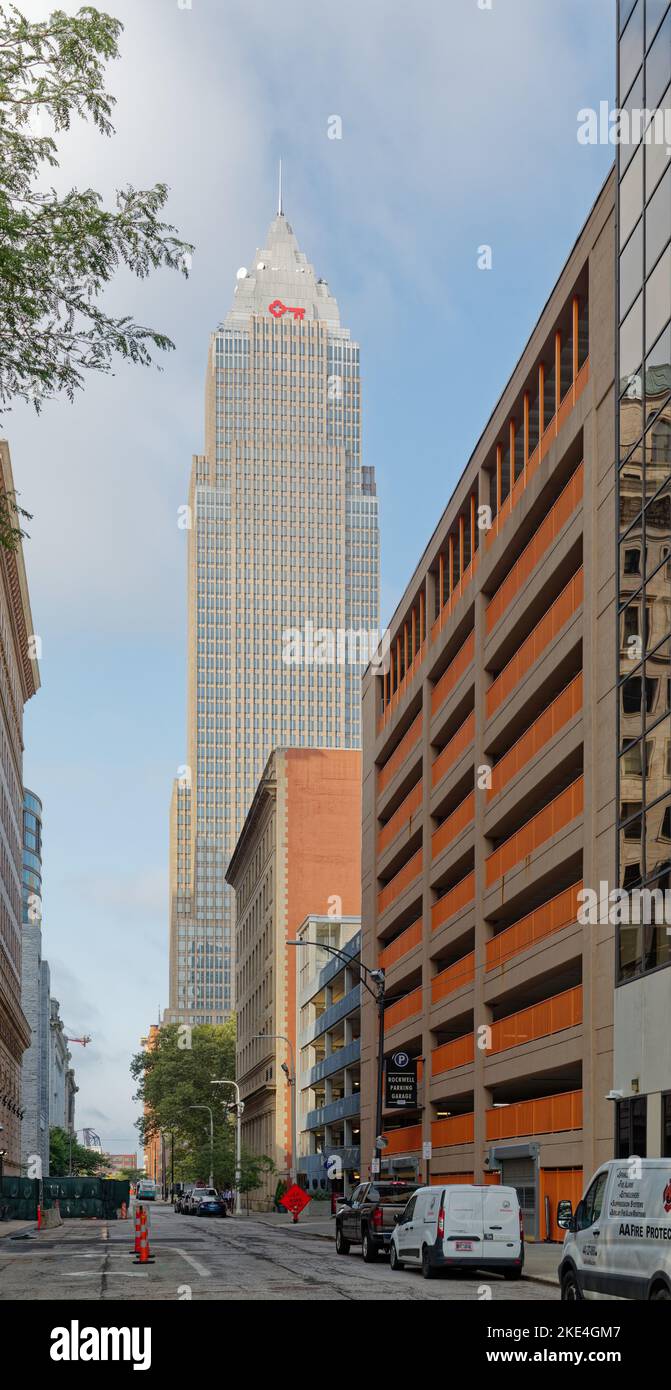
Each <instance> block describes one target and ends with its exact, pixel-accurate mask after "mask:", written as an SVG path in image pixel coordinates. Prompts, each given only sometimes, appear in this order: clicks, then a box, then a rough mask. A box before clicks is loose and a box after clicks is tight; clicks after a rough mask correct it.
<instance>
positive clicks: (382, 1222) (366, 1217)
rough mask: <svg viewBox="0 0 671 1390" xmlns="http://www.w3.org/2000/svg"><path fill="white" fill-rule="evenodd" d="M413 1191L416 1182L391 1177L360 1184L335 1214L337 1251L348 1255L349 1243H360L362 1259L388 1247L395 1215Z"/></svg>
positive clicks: (375, 1256)
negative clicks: (396, 1179)
mask: <svg viewBox="0 0 671 1390" xmlns="http://www.w3.org/2000/svg"><path fill="white" fill-rule="evenodd" d="M416 1191H417V1183H411V1182H401V1181H399V1182H394V1181H392V1180H391V1179H389V1180H385V1179H380V1181H378V1182H361V1183H359V1186H358V1187H356V1188H355V1189H354V1192H353V1193H352V1196H351V1197H350V1198H349V1199H348V1200H347V1201H346V1202H344V1203H343V1204H342V1205H341V1207H340V1209H339V1211H338V1215H337V1216H336V1250H337V1252H338V1254H339V1255H349V1252H350V1247H351V1246H352V1245H360V1246H361V1253H362V1254H363V1257H364V1260H366V1261H367V1262H368V1263H370V1261H371V1260H376V1259H377V1257H378V1254H379V1253H380V1251H384V1250H388V1249H389V1242H390V1240H391V1233H392V1231H393V1229H394V1226H395V1224H396V1217H397V1216H398V1215H400V1213H401V1212H402V1211H403V1210H404V1208H405V1205H406V1203H407V1202H408V1201H409V1199H410V1198H411V1197H412V1194H413V1192H416ZM341 1201H342V1199H341Z"/></svg>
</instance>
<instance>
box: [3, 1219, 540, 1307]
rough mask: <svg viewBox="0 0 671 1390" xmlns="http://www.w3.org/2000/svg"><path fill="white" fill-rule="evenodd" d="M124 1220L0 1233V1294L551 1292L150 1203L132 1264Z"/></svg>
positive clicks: (285, 1296) (455, 1295)
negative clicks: (410, 1266)
mask: <svg viewBox="0 0 671 1390" xmlns="http://www.w3.org/2000/svg"><path fill="white" fill-rule="evenodd" d="M132 1234H133V1232H132V1227H131V1222H130V1221H124V1222H121V1221H111V1222H109V1223H106V1222H104V1221H68V1222H66V1223H65V1225H64V1226H62V1227H60V1228H59V1229H58V1230H55V1231H43V1232H41V1233H40V1234H39V1235H36V1236H35V1237H34V1238H32V1239H30V1240H7V1239H3V1240H0V1301H5V1300H8V1299H21V1300H23V1299H26V1300H28V1299H30V1300H34V1299H63V1300H66V1299H68V1298H76V1299H91V1300H93V1301H95V1302H99V1301H105V1300H115V1301H116V1300H122V1301H129V1300H130V1301H133V1300H142V1301H144V1300H153V1299H157V1300H161V1301H171V1300H174V1301H176V1302H177V1301H180V1300H186V1299H198V1300H203V1299H220V1300H227V1299H230V1300H235V1301H238V1300H245V1301H246V1300H252V1301H253V1300H259V1299H260V1300H264V1301H267V1300H290V1301H292V1302H294V1301H295V1300H297V1299H298V1300H305V1301H307V1300H310V1301H311V1302H314V1301H315V1300H317V1299H335V1300H336V1301H341V1300H342V1301H344V1302H351V1301H353V1302H357V1303H358V1302H362V1301H364V1302H365V1301H366V1300H375V1301H377V1300H380V1299H394V1300H398V1299H408V1300H421V1301H425V1300H429V1301H435V1300H438V1301H441V1302H442V1301H445V1300H447V1301H454V1300H464V1299H473V1300H475V1299H478V1298H480V1299H482V1298H486V1297H489V1296H490V1295H489V1293H488V1292H487V1291H488V1290H491V1298H492V1299H493V1300H495V1301H496V1300H514V1301H515V1302H518V1301H532V1300H534V1301H535V1300H551V1301H554V1302H556V1301H557V1298H558V1290H557V1289H556V1288H551V1287H548V1286H546V1285H542V1284H535V1283H531V1282H530V1281H527V1280H522V1281H521V1282H520V1283H519V1284H507V1283H505V1282H504V1281H503V1280H501V1279H498V1278H495V1277H494V1276H491V1275H490V1276H489V1277H488V1276H486V1275H482V1276H480V1277H479V1278H475V1279H471V1278H460V1277H458V1276H457V1275H454V1274H452V1273H450V1274H448V1275H443V1276H442V1277H441V1278H439V1279H433V1280H426V1279H423V1278H422V1275H421V1273H420V1272H419V1271H417V1272H415V1271H414V1270H413V1271H409V1270H405V1271H403V1272H397V1273H392V1271H391V1269H390V1268H389V1263H388V1261H387V1260H386V1259H381V1260H379V1261H377V1262H376V1263H375V1264H368V1265H367V1264H364V1262H363V1260H362V1259H361V1256H360V1255H359V1254H356V1253H354V1252H352V1254H350V1255H349V1256H347V1257H346V1258H345V1257H343V1256H339V1255H336V1253H335V1246H334V1245H333V1243H332V1241H329V1240H325V1239H323V1238H320V1237H319V1236H315V1235H308V1234H306V1232H305V1231H304V1230H303V1231H301V1229H300V1227H292V1226H291V1225H287V1226H286V1227H283V1226H282V1227H279V1226H271V1225H266V1224H264V1222H263V1221H262V1220H259V1219H257V1218H255V1217H254V1216H250V1217H244V1216H243V1217H240V1218H238V1219H225V1220H222V1219H221V1218H206V1217H200V1218H199V1217H196V1216H177V1215H175V1213H174V1212H173V1210H172V1208H171V1207H167V1206H163V1205H162V1204H159V1205H157V1206H156V1207H154V1208H152V1211H151V1233H150V1248H151V1253H152V1255H153V1256H154V1257H155V1259H154V1263H153V1264H151V1265H148V1266H145V1267H144V1268H141V1267H140V1266H138V1265H136V1264H134V1262H133V1256H132V1254H131V1253H130V1250H131V1240H132Z"/></svg>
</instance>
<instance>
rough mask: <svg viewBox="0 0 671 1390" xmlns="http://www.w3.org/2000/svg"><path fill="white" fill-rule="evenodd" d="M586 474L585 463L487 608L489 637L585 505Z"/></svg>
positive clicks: (578, 469)
mask: <svg viewBox="0 0 671 1390" xmlns="http://www.w3.org/2000/svg"><path fill="white" fill-rule="evenodd" d="M584 471H585V470H584V465H583V464H582V463H581V464H580V467H579V468H577V469H576V471H575V473H574V474H573V477H572V478H570V479H569V481H568V483H567V484H566V487H565V488H564V490H563V492H561V493H560V495H559V497H558V498H557V501H556V502H555V504H554V506H553V507H552V508H551V509H550V511H549V512H548V515H547V516H546V517H545V519H544V520H543V521H542V523H541V525H540V526H539V528H538V530H537V531H536V532H535V534H534V536H533V537H532V539H531V540H530V541H529V544H528V545H527V546H526V548H525V549H524V550H523V551H522V554H521V555H520V557H519V559H518V560H517V561H516V562H515V564H514V565H513V567H512V569H511V570H510V571H509V573H508V574H507V575H506V577H505V579H504V580H503V583H502V584H501V585H500V587H499V588H498V589H497V590H496V593H495V594H493V595H492V597H491V599H490V601H489V604H488V606H487V612H486V619H485V620H486V626H487V632H488V633H489V632H491V631H492V629H493V628H494V627H495V626H496V623H497V622H498V621H499V619H500V618H501V617H502V616H503V614H504V613H505V611H506V609H507V608H508V606H509V604H510V603H512V600H513V599H514V597H515V595H516V594H518V593H519V592H520V590H521V589H522V588H523V587H524V584H525V583H526V581H527V579H528V578H529V576H530V575H531V574H532V573H533V571H534V570H535V568H536V566H537V565H538V564H539V563H540V561H541V560H542V558H543V556H544V555H545V554H546V552H547V551H548V550H549V548H550V546H551V545H552V542H553V541H554V539H555V537H556V536H558V535H559V532H560V531H561V530H562V529H563V527H564V526H565V525H566V523H567V521H568V520H569V518H570V517H571V516H573V513H574V512H575V510H576V508H577V507H578V506H579V504H580V502H581V501H582V497H583V488H584Z"/></svg>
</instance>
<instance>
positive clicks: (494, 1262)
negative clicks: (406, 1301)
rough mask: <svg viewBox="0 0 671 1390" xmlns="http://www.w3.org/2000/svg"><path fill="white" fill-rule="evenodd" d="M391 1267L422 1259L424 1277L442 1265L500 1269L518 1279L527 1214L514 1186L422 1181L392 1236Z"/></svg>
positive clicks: (409, 1263) (511, 1277)
mask: <svg viewBox="0 0 671 1390" xmlns="http://www.w3.org/2000/svg"><path fill="white" fill-rule="evenodd" d="M390 1261H391V1267H392V1269H403V1266H404V1265H406V1264H407V1265H421V1268H422V1274H423V1275H424V1278H425V1279H432V1278H433V1277H434V1275H435V1274H436V1272H437V1271H438V1270H439V1269H452V1268H455V1269H456V1268H459V1267H461V1268H466V1269H467V1268H471V1269H474V1268H475V1269H483V1270H497V1271H500V1272H501V1273H502V1274H504V1275H505V1277H506V1279H519V1278H520V1276H521V1274H522V1269H523V1267H524V1232H523V1229H522V1214H521V1212H520V1204H519V1200H518V1197H517V1192H516V1191H515V1188H514V1187H498V1186H491V1187H475V1186H472V1185H471V1184H468V1185H467V1184H461V1185H452V1186H449V1185H446V1186H444V1187H443V1186H439V1185H437V1186H435V1187H420V1188H419V1189H418V1190H417V1192H415V1193H414V1195H413V1196H412V1197H411V1198H410V1201H409V1202H408V1204H407V1206H406V1208H405V1211H404V1212H403V1213H402V1215H401V1216H400V1217H399V1218H398V1221H397V1224H396V1227H395V1229H394V1231H393V1234H392V1237H391V1246H390Z"/></svg>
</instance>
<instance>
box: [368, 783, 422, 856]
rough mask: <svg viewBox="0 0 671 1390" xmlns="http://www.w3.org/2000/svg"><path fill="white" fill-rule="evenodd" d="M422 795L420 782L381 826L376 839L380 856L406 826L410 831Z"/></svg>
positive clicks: (420, 803)
mask: <svg viewBox="0 0 671 1390" xmlns="http://www.w3.org/2000/svg"><path fill="white" fill-rule="evenodd" d="M422 794H423V784H422V782H421V781H420V782H417V783H416V784H415V786H414V787H413V788H412V790H411V791H409V792H408V795H407V796H406V798H405V800H404V801H402V802H401V804H400V806H399V807H398V809H397V810H396V811H395V812H394V814H393V816H391V817H390V818H389V820H388V821H386V822H385V824H384V825H383V826H382V829H381V830H380V832H379V834H378V837H377V852H378V854H381V853H382V851H383V850H384V849H386V848H387V845H390V844H391V842H392V840H395V839H396V836H397V835H398V834H400V832H401V830H402V829H403V827H404V826H407V828H408V831H409V830H410V821H411V818H412V816H413V815H414V814H415V812H416V811H419V809H420V807H421V805H422Z"/></svg>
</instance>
